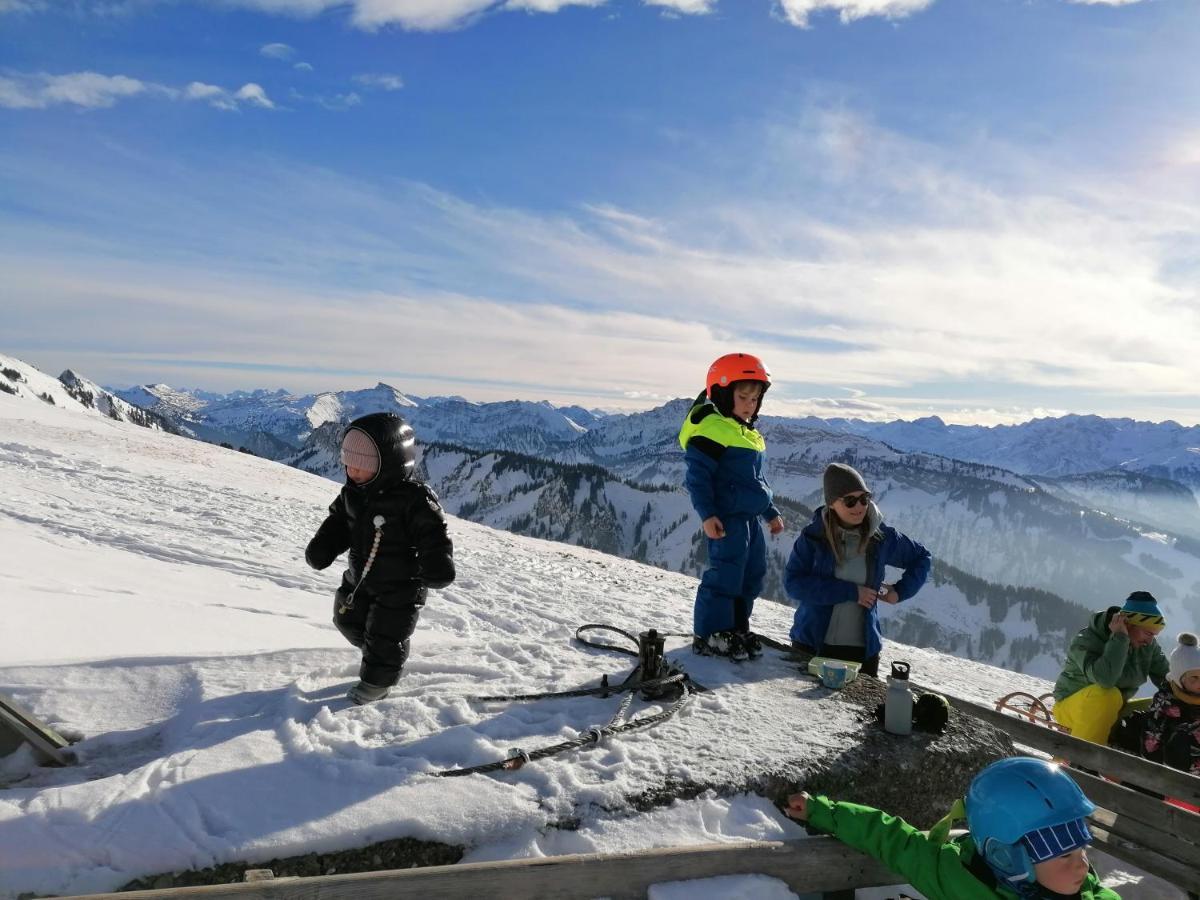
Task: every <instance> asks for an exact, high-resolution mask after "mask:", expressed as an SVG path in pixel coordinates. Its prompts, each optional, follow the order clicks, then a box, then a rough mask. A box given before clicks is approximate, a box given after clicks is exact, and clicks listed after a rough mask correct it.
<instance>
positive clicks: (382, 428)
mask: <svg viewBox="0 0 1200 900" xmlns="http://www.w3.org/2000/svg"><path fill="white" fill-rule="evenodd" d="M352 428H353V429H357V430H358V431H361V432H363V433H364V434H365V435H366V436H367V437H369V438H370V439H371V440H372V441H373V442H374V443H375V447H376V449H377V450H378V451H379V471H378V472H377V473H376V474H375V477H374V478H372V479H371V480H370V481H367V482H365V483H363V484H358V485H356V484H354V483H353V482H352V481H349V479H347V484H349V485H350V486H351V487H356V488H362V489H366V490H375V489H377V488H381V487H386V486H387V485H389V484H394V483H396V482H398V481H408V480H410V479H411V478H412V474H413V470H414V469H415V468H416V464H417V456H416V437H415V435H414V434H413V430H412V426H410V425H409V424H408V423H407V422H406V421H404V419H403V418H402V417H401V416H398V415H396V414H395V413H371V414H370V415H367V416H361V417H360V418H357V419H355V420H354V421H353V422H351V423H350V424H349V425H347V426H346V430H347V431H349V430H350V429H352Z"/></svg>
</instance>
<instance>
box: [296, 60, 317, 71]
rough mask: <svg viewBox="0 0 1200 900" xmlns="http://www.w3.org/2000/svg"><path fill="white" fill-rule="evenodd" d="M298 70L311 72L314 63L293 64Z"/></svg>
mask: <svg viewBox="0 0 1200 900" xmlns="http://www.w3.org/2000/svg"><path fill="white" fill-rule="evenodd" d="M292 68H293V69H295V70H296V71H297V72H311V71H312V70H313V66H312V63H306V62H298V63H296V64H295V65H294V66H292Z"/></svg>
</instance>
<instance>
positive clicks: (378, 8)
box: [351, 0, 496, 31]
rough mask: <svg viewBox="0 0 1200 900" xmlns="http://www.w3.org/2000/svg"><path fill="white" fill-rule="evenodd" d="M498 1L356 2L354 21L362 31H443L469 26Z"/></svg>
mask: <svg viewBox="0 0 1200 900" xmlns="http://www.w3.org/2000/svg"><path fill="white" fill-rule="evenodd" d="M495 2H496V0H354V7H353V12H352V14H351V21H353V22H354V24H355V25H357V26H359V27H360V28H366V29H375V28H379V27H380V26H383V25H399V26H400V27H402V28H407V29H409V30H411V31H443V30H445V29H450V28H458V27H460V26H462V25H465V24H466V23H468V22H469V21H470V20H471V19H473V18H474V17H476V16H478V15H480V14H481V13H483V12H485V11H486V10H488V9H490V8H492V7H493V6H494V5H495Z"/></svg>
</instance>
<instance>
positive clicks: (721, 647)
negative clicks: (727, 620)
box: [692, 631, 750, 662]
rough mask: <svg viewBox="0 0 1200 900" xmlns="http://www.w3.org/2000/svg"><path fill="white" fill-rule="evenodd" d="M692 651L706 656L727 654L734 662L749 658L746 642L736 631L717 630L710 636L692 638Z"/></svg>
mask: <svg viewBox="0 0 1200 900" xmlns="http://www.w3.org/2000/svg"><path fill="white" fill-rule="evenodd" d="M692 652H694V653H699V654H702V655H704V656H727V657H729V658H730V659H732V660H733V661H734V662H742V661H743V660H745V659H748V658H749V656H750V655H749V654H748V653H747V652H746V645H745V642H744V641H743V640H742V636H741V635H740V634H738V633H737V632H736V631H715V632H713V633H712V634H710V635H709V636H708V637H705V638H702V637H699V636H696V637H695V638H693V639H692Z"/></svg>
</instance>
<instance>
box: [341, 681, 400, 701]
mask: <svg viewBox="0 0 1200 900" xmlns="http://www.w3.org/2000/svg"><path fill="white" fill-rule="evenodd" d="M389 690H391V688H389V687H385V686H384V685H381V684H369V683H368V682H365V681H360V682H359V683H358V684H356V685H355V686H354V687H352V688H350V692H349V693H348V694H346V696H347V697H349V698H350V699H351V700H353V701H354V702H355V703H357V704H358V705H359V706H362V705H363V704H364V703H374V702H375V701H376V700H382V699H383V698H384V697H386V696H387V695H388V691H389Z"/></svg>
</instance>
